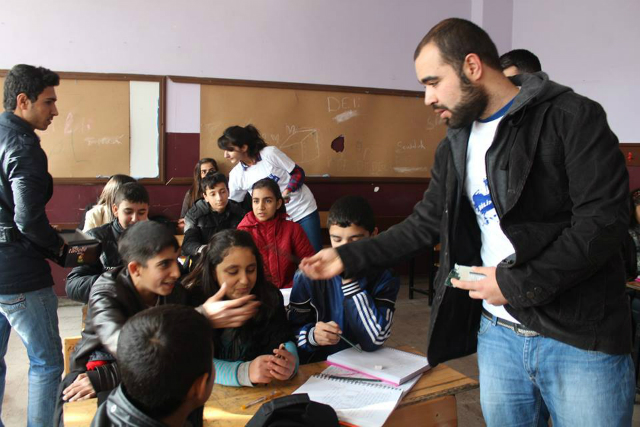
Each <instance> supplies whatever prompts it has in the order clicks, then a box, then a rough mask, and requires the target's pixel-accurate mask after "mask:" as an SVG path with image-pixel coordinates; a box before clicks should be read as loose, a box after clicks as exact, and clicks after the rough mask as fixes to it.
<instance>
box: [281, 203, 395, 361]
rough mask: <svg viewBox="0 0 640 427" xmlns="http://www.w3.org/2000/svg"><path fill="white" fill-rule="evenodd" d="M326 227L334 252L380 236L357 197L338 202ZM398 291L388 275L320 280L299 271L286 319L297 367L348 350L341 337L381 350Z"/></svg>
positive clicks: (389, 332)
mask: <svg viewBox="0 0 640 427" xmlns="http://www.w3.org/2000/svg"><path fill="white" fill-rule="evenodd" d="M327 225H328V227H329V235H330V237H331V246H333V247H334V248H336V247H338V246H342V245H344V244H346V243H350V242H354V241H356V240H360V239H362V238H366V237H371V236H375V235H376V234H377V233H378V230H377V228H376V227H375V220H374V217H373V211H372V209H371V206H369V204H368V203H367V201H366V200H365V199H364V198H362V197H358V196H346V197H342V198H340V199H338V200H337V201H336V202H335V203H334V204H333V206H331V210H330V211H329V218H328V219H327ZM398 289H399V281H398V279H397V278H396V277H395V276H394V275H393V274H392V273H391V271H389V270H383V271H377V272H372V273H370V274H368V275H367V276H365V277H358V278H356V279H344V278H343V277H342V276H335V277H334V278H332V279H330V280H320V281H314V280H311V279H309V278H308V277H306V276H305V275H303V274H302V273H301V272H300V271H298V272H297V273H296V276H295V277H294V284H293V290H292V291H291V299H290V303H289V310H288V315H289V322H290V323H291V325H292V326H293V328H294V331H295V333H296V338H297V345H298V353H299V356H300V362H301V363H310V362H318V361H322V360H326V358H327V356H329V355H330V354H333V353H335V352H337V351H340V350H343V349H345V348H348V347H349V345H348V344H347V343H346V342H345V341H344V340H341V339H340V335H343V336H344V337H345V338H346V339H348V340H349V341H351V342H353V343H355V344H359V345H360V347H361V348H362V349H363V350H365V351H373V350H376V349H377V348H379V347H380V346H382V344H384V342H385V340H386V339H387V338H389V336H390V335H391V324H392V323H393V313H394V311H395V301H396V298H397V296H398Z"/></svg>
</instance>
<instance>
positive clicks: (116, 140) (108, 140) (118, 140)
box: [84, 135, 124, 147]
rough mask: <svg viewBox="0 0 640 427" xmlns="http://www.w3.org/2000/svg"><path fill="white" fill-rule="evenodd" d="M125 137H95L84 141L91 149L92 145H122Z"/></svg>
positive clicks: (89, 137)
mask: <svg viewBox="0 0 640 427" xmlns="http://www.w3.org/2000/svg"><path fill="white" fill-rule="evenodd" d="M123 138H124V135H117V136H103V137H100V138H98V137H95V136H88V137H86V138H85V139H84V141H85V142H86V143H87V145H88V146H89V147H91V146H92V145H121V144H122V139H123Z"/></svg>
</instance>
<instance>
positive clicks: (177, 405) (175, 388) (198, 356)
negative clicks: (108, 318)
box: [91, 304, 215, 427]
mask: <svg viewBox="0 0 640 427" xmlns="http://www.w3.org/2000/svg"><path fill="white" fill-rule="evenodd" d="M118 366H119V367H120V374H121V378H122V383H121V384H120V386H119V387H118V388H117V389H115V390H114V391H113V392H112V393H111V394H110V395H109V397H108V398H107V400H106V402H104V403H103V404H102V405H100V407H99V408H98V411H97V412H96V415H95V417H94V419H93V422H92V423H91V426H92V427H107V426H109V427H111V426H131V425H135V426H142V425H144V426H148V427H155V426H157V427H162V426H183V425H185V421H186V420H187V418H189V419H190V421H191V422H192V424H194V425H201V424H202V411H201V410H197V408H201V407H202V405H204V403H205V402H206V401H207V399H208V398H209V395H210V394H211V389H212V388H213V383H214V378H215V372H214V370H213V345H212V341H211V326H210V325H209V322H208V321H207V320H206V319H205V317H204V316H202V315H201V314H199V313H198V312H196V311H195V310H193V309H192V308H190V307H185V306H179V305H172V304H170V305H164V306H161V307H155V308H151V309H149V310H145V311H143V312H140V313H138V314H136V315H135V316H133V317H132V318H131V319H129V320H128V321H127V323H126V324H125V325H124V327H123V328H122V331H121V333H120V337H119V338H118ZM189 414H191V415H189Z"/></svg>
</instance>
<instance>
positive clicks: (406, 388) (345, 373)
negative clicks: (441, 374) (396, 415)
mask: <svg viewBox="0 0 640 427" xmlns="http://www.w3.org/2000/svg"><path fill="white" fill-rule="evenodd" d="M322 374H323V375H329V376H331V375H332V376H336V377H344V378H346V379H354V378H371V377H370V376H369V375H366V374H363V373H361V372H356V371H352V370H351V369H344V368H341V367H339V366H329V367H328V368H327V369H325V370H324V371H322ZM421 376H422V374H420V375H416V376H415V377H413V378H411V379H410V380H409V381H407V382H406V383H403V384H400V385H399V386H394V385H392V384H389V383H387V382H385V383H384V385H387V386H389V387H394V388H398V389H400V390H401V391H402V396H401V398H402V397H404V396H405V395H406V394H407V393H409V392H410V391H411V389H412V388H413V386H414V385H416V383H417V382H418V380H420V377H421Z"/></svg>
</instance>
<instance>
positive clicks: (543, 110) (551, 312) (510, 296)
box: [338, 73, 631, 364]
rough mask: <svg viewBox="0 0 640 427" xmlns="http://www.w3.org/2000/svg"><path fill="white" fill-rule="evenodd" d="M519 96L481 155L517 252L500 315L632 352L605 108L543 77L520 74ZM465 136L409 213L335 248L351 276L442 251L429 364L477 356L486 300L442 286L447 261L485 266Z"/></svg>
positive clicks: (616, 160) (620, 184) (625, 213)
mask: <svg viewBox="0 0 640 427" xmlns="http://www.w3.org/2000/svg"><path fill="white" fill-rule="evenodd" d="M513 81H514V83H516V84H517V85H518V86H521V90H520V93H519V94H518V95H517V96H516V98H515V101H514V103H513V105H512V106H511V108H510V109H509V111H508V112H507V114H506V115H505V117H504V118H503V119H502V121H501V122H500V124H499V126H498V129H497V131H496V136H495V139H494V141H493V144H492V145H491V147H490V148H489V150H488V151H487V155H486V163H487V178H488V182H489V189H490V192H491V198H492V201H493V204H494V206H495V208H496V212H497V214H498V216H499V218H500V226H501V228H502V230H503V231H504V233H505V235H506V236H507V238H508V239H509V240H510V241H511V243H512V244H513V247H514V249H515V256H511V257H509V258H507V259H505V260H503V261H502V262H501V263H500V264H499V265H498V267H497V270H496V275H497V281H498V285H499V286H500V289H501V291H502V293H503V295H504V296H505V298H506V299H507V300H508V302H509V303H508V304H507V305H506V306H505V308H506V310H507V311H508V312H509V313H510V314H511V315H513V316H514V317H515V318H516V319H518V320H519V321H520V322H522V323H523V324H524V325H526V326H527V327H529V328H531V329H534V330H535V331H537V332H539V333H541V334H543V335H545V336H547V337H550V338H554V339H556V340H558V341H561V342H564V343H566V344H569V345H572V346H575V347H578V348H582V349H586V350H597V351H602V352H606V353H610V354H624V353H629V352H630V350H631V331H630V325H631V320H630V311H629V302H628V300H627V298H626V297H625V272H624V265H623V260H622V255H621V250H620V248H621V244H622V240H623V238H624V236H625V233H626V230H627V224H628V218H629V209H628V201H627V200H628V199H627V197H628V196H627V194H628V189H629V183H628V174H627V170H626V167H625V163H624V158H623V156H622V153H621V151H620V149H619V147H618V140H617V138H616V136H615V135H614V134H613V132H611V129H610V128H609V126H608V124H607V120H606V115H605V112H604V110H603V109H602V107H601V106H600V105H599V104H597V103H596V102H594V101H591V100H589V99H587V98H585V97H583V96H580V95H577V94H576V93H574V92H573V91H572V90H571V89H569V88H567V87H564V86H561V85H558V84H556V83H554V82H551V81H550V80H549V79H548V77H547V75H546V74H544V73H536V74H531V75H523V76H517V77H515V78H513ZM469 133H470V128H465V129H450V130H449V131H448V133H447V136H446V138H445V139H444V140H443V141H442V142H441V143H440V144H439V146H438V149H437V151H436V159H435V163H434V167H433V170H432V173H431V181H430V183H429V188H428V189H427V191H426V192H425V194H424V197H423V199H422V201H420V202H419V203H418V204H416V206H415V208H414V211H413V213H412V214H411V216H409V217H408V218H407V219H406V220H405V221H403V222H402V223H400V224H398V225H396V226H394V227H392V228H390V229H389V230H387V231H386V232H384V233H381V234H380V235H379V236H378V237H376V238H373V239H367V240H362V241H358V242H355V243H353V244H349V245H345V246H342V247H340V248H339V249H338V253H339V254H340V257H341V258H342V260H343V262H344V264H345V267H346V275H347V277H355V276H357V275H358V274H359V273H360V272H362V271H364V270H366V269H367V268H371V267H376V268H379V267H386V266H389V265H393V264H395V263H397V262H398V261H399V260H401V259H405V258H407V257H409V256H411V255H413V254H416V253H417V252H418V251H420V250H421V249H423V248H428V247H433V246H434V245H436V244H438V243H440V245H441V252H440V269H439V271H438V274H437V276H436V280H435V287H436V298H435V302H434V305H433V309H432V311H431V324H430V330H429V334H430V340H429V348H428V357H429V361H430V362H431V363H432V364H437V363H439V362H443V361H446V360H449V359H452V358H456V357H461V356H465V355H467V354H471V353H473V352H475V351H476V345H477V330H478V325H479V319H480V313H481V301H480V300H472V299H470V298H469V296H468V292H466V291H463V290H460V289H455V288H449V287H446V286H444V280H445V278H446V276H447V274H448V273H449V271H450V270H451V268H452V267H453V264H454V263H458V264H463V265H482V261H481V258H480V247H481V241H480V229H479V227H478V225H477V222H476V218H475V214H474V211H473V208H472V207H471V204H470V203H469V200H468V198H467V197H466V196H465V195H464V188H463V186H464V178H465V168H466V153H467V144H468V140H469Z"/></svg>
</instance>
